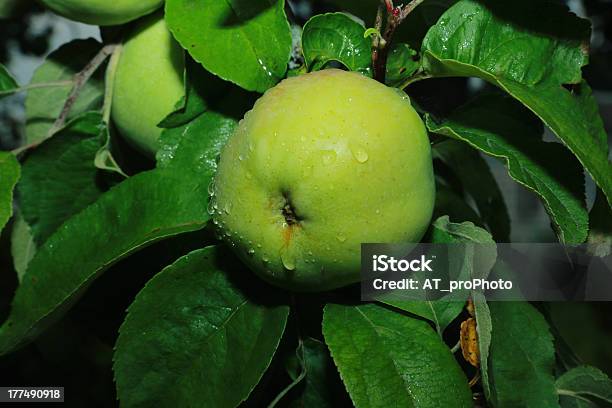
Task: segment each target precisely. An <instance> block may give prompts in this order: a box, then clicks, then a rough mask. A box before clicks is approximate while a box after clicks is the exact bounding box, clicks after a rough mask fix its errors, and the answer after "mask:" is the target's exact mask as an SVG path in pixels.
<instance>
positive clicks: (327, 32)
mask: <svg viewBox="0 0 612 408" xmlns="http://www.w3.org/2000/svg"><path fill="white" fill-rule="evenodd" d="M364 33H365V27H364V26H363V25H361V24H359V23H358V22H357V21H356V20H354V19H352V18H351V17H349V16H348V15H346V14H344V13H327V14H320V15H317V16H314V17H312V18H311V19H310V20H308V21H307V22H306V24H305V25H304V31H303V32H302V50H303V52H304V59H305V62H306V65H307V66H308V70H309V71H318V70H321V69H323V68H324V67H325V65H327V64H328V63H329V62H330V61H337V62H340V63H341V64H343V65H344V66H345V67H347V68H348V69H349V70H351V71H358V72H361V73H362V74H364V75H367V76H372V55H371V54H372V51H371V47H372V45H371V41H370V39H369V38H364Z"/></svg>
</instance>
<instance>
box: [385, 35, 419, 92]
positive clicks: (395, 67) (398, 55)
mask: <svg viewBox="0 0 612 408" xmlns="http://www.w3.org/2000/svg"><path fill="white" fill-rule="evenodd" d="M417 54H418V53H417V52H416V51H415V50H413V49H412V48H410V46H409V45H408V44H404V43H394V44H392V45H391V50H390V51H389V56H388V59H387V73H386V76H385V82H386V84H387V85H389V86H394V87H397V88H400V89H402V88H404V87H405V83H406V81H407V80H408V79H409V78H410V77H412V76H413V75H414V73H415V72H416V71H417V70H418V69H419V68H420V67H421V63H420V61H419V60H418V59H417Z"/></svg>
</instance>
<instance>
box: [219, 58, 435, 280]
mask: <svg viewBox="0 0 612 408" xmlns="http://www.w3.org/2000/svg"><path fill="white" fill-rule="evenodd" d="M210 193H211V202H210V205H209V212H210V213H212V216H213V221H214V223H215V224H216V225H217V227H218V229H219V232H220V234H222V236H223V237H224V239H225V240H226V241H228V242H229V244H230V246H231V247H232V248H233V249H234V251H235V252H236V253H237V254H238V256H239V257H240V258H241V259H242V260H243V261H244V262H245V263H246V264H248V265H249V267H250V268H251V269H252V270H253V271H254V272H255V273H257V274H258V275H259V276H260V277H261V278H263V279H264V280H266V281H268V282H270V283H272V284H275V285H277V286H280V287H283V288H286V289H290V290H296V291H319V290H327V289H333V288H337V287H340V286H344V285H347V284H350V283H353V282H357V281H359V280H360V261H361V259H360V244H361V243H368V242H372V243H374V242H383V243H385V242H392V243H396V242H418V241H420V239H421V238H422V236H423V234H424V233H425V231H426V229H427V227H428V225H429V222H430V219H431V215H432V211H433V206H434V199H435V185H434V175H433V166H432V158H431V149H430V144H429V139H428V137H427V133H426V130H425V126H424V124H423V121H422V120H421V118H420V117H419V116H418V114H417V113H416V111H415V110H414V109H413V108H412V106H411V104H410V102H409V100H408V97H407V96H406V95H405V94H403V93H400V92H399V91H397V90H394V89H392V88H388V87H386V86H384V85H382V84H380V83H379V82H376V81H374V80H373V79H370V78H367V77H365V76H362V75H361V74H357V73H352V72H346V71H341V70H337V69H328V70H323V71H318V72H313V73H309V74H305V75H302V76H298V77H294V78H289V79H286V80H284V81H282V82H281V83H280V84H279V85H277V86H275V87H274V88H272V89H270V90H268V91H267V92H266V93H265V94H264V96H263V97H261V98H260V99H259V100H258V101H257V102H256V103H255V106H254V108H253V109H252V110H251V111H250V112H248V113H247V114H246V115H245V117H244V119H243V120H242V121H241V122H240V124H239V126H238V128H237V129H236V131H235V133H234V134H233V135H232V137H231V138H230V139H229V140H228V142H227V144H226V145H225V146H224V147H223V149H222V152H221V155H220V160H219V163H218V167H217V172H216V174H215V178H214V180H213V183H212V184H211V190H210Z"/></svg>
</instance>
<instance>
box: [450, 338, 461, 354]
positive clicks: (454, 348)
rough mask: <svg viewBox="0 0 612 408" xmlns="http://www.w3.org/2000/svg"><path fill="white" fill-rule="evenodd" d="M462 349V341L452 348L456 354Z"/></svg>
mask: <svg viewBox="0 0 612 408" xmlns="http://www.w3.org/2000/svg"><path fill="white" fill-rule="evenodd" d="M460 348H461V340H457V343H456V344H455V345H454V346H453V348H451V353H453V354H455V353H456V352H457V351H459V349H460Z"/></svg>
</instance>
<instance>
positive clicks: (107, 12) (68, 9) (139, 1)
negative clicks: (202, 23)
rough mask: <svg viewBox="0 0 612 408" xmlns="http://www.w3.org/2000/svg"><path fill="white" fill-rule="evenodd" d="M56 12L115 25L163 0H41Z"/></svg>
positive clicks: (65, 15) (87, 22)
mask: <svg viewBox="0 0 612 408" xmlns="http://www.w3.org/2000/svg"><path fill="white" fill-rule="evenodd" d="M41 1H42V2H43V4H45V5H46V6H47V7H49V8H50V9H51V10H53V11H55V12H56V13H57V14H59V15H61V16H64V17H66V18H69V19H70V20H75V21H80V22H82V23H86V24H93V25H101V26H107V25H117V24H124V23H127V22H128V21H132V20H135V19H137V18H139V17H142V16H144V15H146V14H149V13H151V12H153V11H155V10H157V9H158V8H160V7H161V6H162V4H163V3H164V1H163V0H41Z"/></svg>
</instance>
